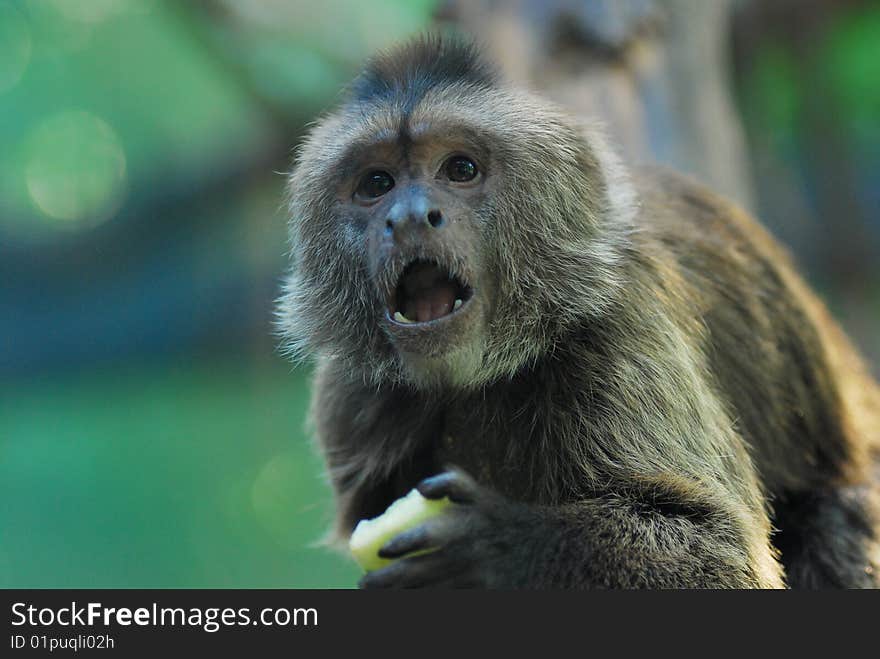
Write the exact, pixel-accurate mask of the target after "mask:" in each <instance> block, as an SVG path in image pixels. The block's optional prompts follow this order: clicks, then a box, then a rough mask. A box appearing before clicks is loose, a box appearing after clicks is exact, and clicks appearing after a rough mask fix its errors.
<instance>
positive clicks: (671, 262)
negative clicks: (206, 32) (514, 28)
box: [278, 35, 880, 589]
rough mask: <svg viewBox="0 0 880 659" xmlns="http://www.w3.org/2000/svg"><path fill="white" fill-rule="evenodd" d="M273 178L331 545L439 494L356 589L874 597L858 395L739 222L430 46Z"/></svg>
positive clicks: (772, 249)
mask: <svg viewBox="0 0 880 659" xmlns="http://www.w3.org/2000/svg"><path fill="white" fill-rule="evenodd" d="M287 190H288V195H289V208H290V218H291V219H290V241H291V254H292V259H291V264H290V269H289V271H288V273H287V275H286V276H285V280H284V283H283V290H282V293H281V294H280V298H279V303H278V319H279V320H278V323H279V328H280V332H281V334H282V337H283V344H282V345H283V349H284V350H285V351H287V352H288V353H289V354H290V355H291V356H292V357H293V358H295V359H302V358H305V357H311V358H313V359H314V376H313V377H314V380H313V393H312V402H311V408H310V412H309V418H310V423H311V426H312V428H313V432H314V435H315V437H316V441H317V444H318V446H319V448H320V451H321V452H322V454H323V458H324V460H325V462H326V467H327V473H328V477H329V480H330V482H331V485H332V489H333V492H334V500H335V507H336V515H335V522H334V526H333V530H332V532H331V540H335V541H337V542H344V541H345V540H346V539H347V538H348V537H349V536H350V533H351V531H352V529H353V527H354V525H355V524H356V523H357V521H358V520H360V519H362V518H368V517H374V516H376V515H379V514H381V513H382V512H383V511H384V510H385V508H386V507H387V506H388V505H389V504H390V503H391V502H392V501H394V500H395V499H396V498H398V497H400V496H402V495H404V494H405V493H406V492H408V491H409V490H410V489H411V488H413V487H416V488H417V489H418V490H419V491H420V492H421V493H422V495H424V496H426V497H428V498H434V499H436V498H441V497H448V498H449V499H450V501H451V502H452V504H451V505H450V506H448V507H447V508H446V509H445V510H444V512H443V513H442V514H440V515H438V516H437V517H434V518H432V519H430V520H428V521H426V522H424V523H422V524H419V525H417V526H416V527H415V528H411V529H409V530H406V531H403V532H401V533H400V534H398V535H397V536H396V537H393V538H391V539H390V540H389V541H388V542H387V543H386V544H385V545H384V546H383V547H382V548H381V549H380V556H382V557H385V558H392V559H397V560H393V561H391V563H390V564H389V565H387V566H385V567H382V568H381V569H378V570H375V571H373V572H369V573H367V574H366V575H364V576H363V577H362V579H361V580H360V582H359V585H360V586H361V587H363V588H410V587H432V588H458V587H467V588H516V589H560V588H565V589H568V588H571V589H586V588H657V589H661V588H662V589H678V588H784V587H789V588H861V587H866V588H867V587H876V586H878V578H880V538H878V535H880V534H878V531H880V514H878V511H880V506H878V498H880V496H878V495H880V486H878V483H880V468H878V466H877V465H878V464H880V462H878V447H880V389H878V386H877V384H876V382H875V381H874V380H873V379H872V376H871V375H870V373H869V370H868V367H867V366H866V364H865V362H864V360H863V359H862V358H861V357H860V356H859V354H858V352H857V350H856V348H855V347H854V346H853V345H852V344H851V342H850V341H849V340H848V338H847V337H846V336H845V335H844V333H843V331H842V330H841V329H840V328H839V327H838V326H837V325H836V324H835V322H834V320H832V318H831V317H830V315H829V312H828V311H827V310H826V307H825V306H824V304H823V303H822V302H821V301H820V299H819V298H818V296H817V295H816V294H814V293H813V292H812V291H811V289H810V288H809V287H808V285H807V284H806V283H805V282H804V280H803V279H802V278H801V277H800V275H799V274H797V271H796V266H795V265H794V263H793V259H792V258H791V257H790V256H789V255H788V253H787V252H786V251H785V250H784V249H783V248H782V247H780V246H779V245H778V244H777V243H776V242H775V240H774V239H773V238H772V237H771V235H770V234H769V232H768V231H766V230H765V229H764V228H762V226H761V225H759V224H758V222H757V221H756V220H754V219H753V218H752V217H750V216H749V215H748V214H747V213H746V212H745V211H743V210H741V209H739V208H738V207H737V206H736V205H734V204H733V203H731V202H729V201H727V200H725V199H723V198H721V197H719V196H717V195H715V194H714V193H712V192H711V191H709V190H707V189H705V188H704V187H702V186H701V185H700V184H699V183H697V182H695V181H693V180H691V179H690V178H687V177H685V176H683V175H681V174H677V173H674V172H671V171H668V170H665V169H663V168H661V167H658V166H644V165H640V166H626V165H624V164H623V163H622V162H621V161H620V159H619V158H618V157H617V156H616V155H615V152H614V149H613V147H612V146H611V145H609V143H608V140H607V139H606V138H605V137H603V134H602V130H601V127H598V126H595V125H593V124H592V123H591V122H590V120H589V119H584V118H579V117H573V116H570V115H569V114H567V113H566V112H565V111H564V110H563V109H561V108H559V107H556V106H554V105H553V104H552V103H550V102H548V101H546V100H543V99H542V98H540V97H539V96H538V95H536V94H535V93H534V92H532V91H530V90H527V89H522V88H518V87H516V86H514V85H513V84H512V83H510V82H508V81H506V80H505V79H504V78H503V76H502V75H501V74H500V73H499V71H498V68H497V67H496V66H495V65H494V64H493V63H491V62H489V61H487V59H486V58H485V56H484V55H483V54H482V53H481V51H480V49H479V48H478V47H477V46H476V45H474V44H473V43H472V42H470V41H468V40H466V39H464V38H460V37H454V38H453V37H448V36H436V35H428V36H421V37H418V38H415V39H413V40H411V41H408V42H405V43H403V44H401V45H398V46H397V47H396V48H394V49H392V50H389V51H386V52H383V53H379V54H378V55H376V56H374V57H373V58H372V59H370V60H369V61H368V62H367V63H366V65H365V67H364V69H363V70H362V72H361V73H360V74H359V75H358V76H357V77H356V78H355V79H354V80H353V82H352V83H350V85H349V86H348V88H347V90H346V92H345V95H344V97H343V99H342V101H341V103H340V104H339V106H338V107H337V108H335V109H334V110H331V111H330V112H329V113H327V114H326V115H324V116H323V117H322V118H321V119H320V120H319V121H318V122H317V123H316V124H315V125H313V127H312V128H311V129H310V132H309V133H308V135H307V136H306V137H305V138H304V140H303V142H302V143H301V145H300V147H299V149H298V152H297V155H296V156H295V159H294V164H293V166H292V171H291V173H290V175H289V179H288V187H287ZM425 550H430V551H425Z"/></svg>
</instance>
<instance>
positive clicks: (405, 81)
mask: <svg viewBox="0 0 880 659" xmlns="http://www.w3.org/2000/svg"><path fill="white" fill-rule="evenodd" d="M498 79H499V73H498V70H497V69H496V68H495V66H494V65H492V64H490V63H489V62H488V61H486V59H484V57H483V55H482V53H481V52H480V49H479V48H478V47H477V46H476V45H475V44H474V43H473V42H471V41H468V40H466V39H464V38H462V37H457V36H446V35H443V36H441V35H438V34H429V35H424V36H421V37H417V38H415V39H413V40H411V41H408V42H406V43H404V44H402V45H401V46H398V47H397V48H394V49H392V50H389V51H386V52H384V53H381V54H379V55H377V56H376V57H374V58H373V59H372V60H370V61H369V62H368V63H367V66H366V68H365V69H364V70H363V71H362V72H361V74H360V75H359V76H358V77H357V78H355V80H354V81H353V82H352V83H351V86H350V87H349V94H350V98H351V99H352V100H354V101H357V102H368V101H372V100H388V99H391V98H395V97H397V98H401V99H403V100H408V101H410V102H411V101H412V100H415V99H417V98H421V97H422V96H424V94H425V93H426V92H427V91H428V90H429V89H430V88H432V87H437V86H445V85H452V84H455V83H461V82H464V83H467V84H471V85H474V86H476V87H487V88H489V87H494V86H496V85H497V84H498Z"/></svg>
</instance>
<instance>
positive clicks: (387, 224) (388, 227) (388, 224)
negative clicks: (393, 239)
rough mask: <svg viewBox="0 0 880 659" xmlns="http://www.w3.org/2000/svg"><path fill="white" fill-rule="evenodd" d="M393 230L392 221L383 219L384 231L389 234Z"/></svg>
mask: <svg viewBox="0 0 880 659" xmlns="http://www.w3.org/2000/svg"><path fill="white" fill-rule="evenodd" d="M393 231H394V222H392V221H391V220H385V233H386V234H389V235H390V234H391V233H392V232H393Z"/></svg>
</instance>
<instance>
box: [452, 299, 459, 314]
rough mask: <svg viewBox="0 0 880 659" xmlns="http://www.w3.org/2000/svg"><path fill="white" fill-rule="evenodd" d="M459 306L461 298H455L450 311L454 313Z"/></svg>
mask: <svg viewBox="0 0 880 659" xmlns="http://www.w3.org/2000/svg"><path fill="white" fill-rule="evenodd" d="M460 306H461V298H460V297H459V298H455V304H453V305H452V310H453V311H455V310H456V309H458V308H459V307H460Z"/></svg>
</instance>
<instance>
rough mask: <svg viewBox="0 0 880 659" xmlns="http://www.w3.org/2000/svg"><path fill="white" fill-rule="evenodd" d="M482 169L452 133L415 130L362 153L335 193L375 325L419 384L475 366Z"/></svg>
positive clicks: (481, 298)
mask: <svg viewBox="0 0 880 659" xmlns="http://www.w3.org/2000/svg"><path fill="white" fill-rule="evenodd" d="M490 162H491V159H490V154H489V153H488V151H487V150H486V149H484V148H481V146H480V145H478V144H476V143H474V142H469V141H468V140H466V139H463V138H462V137H461V136H460V134H457V133H456V132H455V131H452V132H451V133H447V132H445V131H438V130H436V129H435V127H433V126H431V125H428V124H423V125H421V126H419V125H415V126H412V127H410V128H408V130H406V132H405V134H404V135H403V136H401V135H400V134H398V135H396V136H395V137H394V138H393V139H391V140H388V141H379V142H376V143H374V144H373V145H371V146H369V147H367V148H366V149H364V150H363V151H362V153H361V154H359V155H358V156H357V157H356V158H355V159H354V161H353V162H352V163H351V165H352V171H353V175H352V176H350V177H347V179H346V181H345V182H344V184H343V185H342V187H341V189H340V190H339V191H338V193H337V194H338V200H339V203H340V208H341V209H342V210H343V214H344V216H345V217H346V221H348V222H349V223H350V226H351V231H352V232H353V233H354V234H355V235H356V236H358V238H357V239H356V240H357V241H360V242H362V244H363V246H364V252H363V258H364V259H365V264H366V267H367V271H368V276H369V278H370V280H371V283H372V285H373V286H374V287H375V294H376V299H377V301H378V305H377V307H378V308H377V310H376V318H375V321H376V323H377V324H378V326H379V327H380V328H381V330H382V331H383V332H384V334H385V335H386V336H387V337H388V340H389V341H390V342H391V344H392V345H393V347H394V349H395V350H396V351H397V353H398V355H399V356H400V357H401V359H402V360H403V361H404V362H405V363H406V365H407V366H408V367H409V368H410V370H412V371H414V372H417V373H419V374H420V375H421V376H428V375H430V376H432V377H434V376H444V375H445V376H454V375H455V373H454V372H453V371H456V370H458V371H461V370H462V369H465V370H469V369H472V368H473V363H474V361H476V363H477V364H479V361H480V354H479V351H480V346H479V345H476V344H478V343H480V341H479V338H480V336H481V335H482V329H483V325H484V320H485V316H486V313H487V311H488V309H487V303H488V302H489V290H488V289H489V281H488V280H487V273H486V272H485V270H484V268H482V267H480V264H481V263H483V262H484V261H485V254H484V253H483V252H484V250H483V249H482V243H483V235H482V233H481V230H480V229H481V225H482V224H485V222H484V220H483V218H484V216H485V205H486V200H487V195H488V192H489V191H490V190H491V188H492V173H491V169H490ZM469 364H470V366H469Z"/></svg>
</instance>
